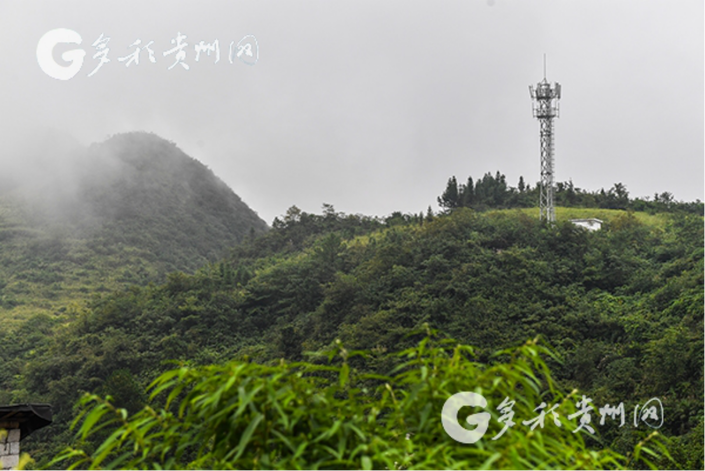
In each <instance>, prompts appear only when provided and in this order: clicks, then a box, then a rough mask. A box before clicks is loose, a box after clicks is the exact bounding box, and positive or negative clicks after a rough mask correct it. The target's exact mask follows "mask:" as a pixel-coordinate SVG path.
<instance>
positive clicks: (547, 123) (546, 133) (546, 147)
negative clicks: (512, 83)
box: [529, 54, 561, 222]
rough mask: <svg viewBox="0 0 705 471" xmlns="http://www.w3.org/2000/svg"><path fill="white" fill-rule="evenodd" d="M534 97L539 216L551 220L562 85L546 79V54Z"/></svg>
mask: <svg viewBox="0 0 705 471" xmlns="http://www.w3.org/2000/svg"><path fill="white" fill-rule="evenodd" d="M529 93H530V94H531V98H532V104H533V106H532V108H533V112H534V118H538V120H539V123H540V125H541V133H540V136H541V188H540V189H539V191H540V193H541V196H540V197H539V218H540V219H542V220H543V219H544V218H545V219H546V220H547V221H549V222H554V221H555V220H556V209H555V208H554V206H553V118H557V117H558V114H559V107H558V100H560V98H561V86H560V84H558V83H554V84H553V86H551V84H550V83H548V81H547V80H546V55H545V54H544V56H543V80H542V81H540V82H539V83H537V84H536V88H534V87H533V86H529Z"/></svg>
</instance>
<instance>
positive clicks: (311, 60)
mask: <svg viewBox="0 0 705 471" xmlns="http://www.w3.org/2000/svg"><path fill="white" fill-rule="evenodd" d="M703 18H704V17H703V2H702V0H693V1H673V0H663V1H655V0H632V1H620V0H605V1H598V0H573V1H549V0H545V1H544V0H536V1H535V0H531V1H529V0H511V1H510V0H464V1H459V2H453V1H443V2H437V1H422V2H411V1H408V0H404V1H377V0H375V1H359V0H358V1H351V2H347V1H345V2H344V1H337V0H322V1H300V0H286V1H215V0H211V1H201V2H186V1H180V2H174V1H162V2H147V1H120V2H95V1H76V2H69V1H46V2H34V1H8V0H0V52H1V54H0V58H1V60H2V63H1V65H0V104H1V105H0V106H1V107H2V110H1V111H0V113H1V114H0V116H1V118H0V120H1V121H2V122H1V124H2V131H1V132H2V134H3V136H2V138H3V139H6V140H7V139H10V138H12V137H14V136H17V135H21V134H22V133H26V132H27V131H28V130H29V131H30V132H34V131H33V130H34V129H37V128H42V127H51V128H55V129H58V130H60V131H63V132H66V133H68V134H70V135H72V136H74V137H75V138H76V139H77V140H78V141H79V142H81V143H83V144H90V143H91V142H96V141H102V140H103V139H105V138H106V137H107V136H109V135H111V134H115V133H120V132H126V131H133V130H145V131H152V132H154V133H156V134H158V135H160V136H162V137H164V138H166V139H169V140H171V141H174V142H175V143H176V144H177V145H178V146H179V147H180V148H181V149H183V150H184V151H185V152H186V153H188V154H189V155H191V156H193V157H195V158H197V159H198V160H200V161H201V162H203V163H205V164H206V165H208V166H209V167H210V168H211V169H213V171H214V172H215V173H216V174H217V175H218V176H219V177H220V178H222V179H223V180H224V181H225V182H226V183H228V184H229V185H230V186H231V187H232V188H233V190H234V191H235V192H236V193H237V194H238V195H240V196H241V197H242V199H243V200H244V201H245V202H246V203H247V204H248V205H249V206H250V207H252V209H254V210H255V211H257V212H258V213H259V215H260V216H261V217H262V218H263V219H265V220H266V221H267V222H268V223H271V222H272V219H273V218H274V217H275V216H277V215H281V214H283V213H285V211H286V209H287V208H288V207H290V206H291V205H297V206H298V207H300V208H301V209H303V210H305V211H309V212H320V208H321V204H322V203H330V204H333V205H334V206H335V208H336V209H337V210H338V211H343V212H346V213H362V214H368V215H379V216H384V215H387V214H389V213H391V212H392V211H396V210H399V211H403V212H419V211H425V210H426V208H427V207H428V206H429V205H432V206H433V208H434V210H437V209H438V206H437V204H436V197H437V196H438V195H439V194H440V193H441V192H442V191H443V189H444V188H445V184H446V181H447V179H448V177H450V176H451V175H456V176H457V177H458V179H459V180H462V181H464V180H465V179H466V178H467V176H468V175H472V176H473V177H480V176H482V175H483V174H484V173H485V172H492V173H493V174H494V172H495V171H497V170H499V171H501V172H502V173H504V174H506V176H507V180H508V182H509V183H510V184H511V185H513V186H516V184H517V181H518V179H519V176H520V175H523V176H524V178H525V179H526V180H527V182H530V183H531V184H532V185H533V184H534V183H535V182H536V181H538V180H539V134H538V130H539V124H538V122H537V121H536V120H535V119H533V118H532V115H531V100H530V97H529V90H528V87H529V85H530V84H535V83H536V82H538V81H540V80H541V79H542V78H543V64H542V62H543V54H544V53H546V54H547V57H548V73H547V78H548V80H549V81H551V82H559V83H560V84H561V85H562V89H563V97H562V99H561V104H560V107H561V116H560V118H559V119H557V120H556V125H555V130H556V152H555V155H556V164H555V169H556V176H555V178H556V180H557V181H567V180H569V179H572V180H573V182H574V184H575V185H576V186H577V187H580V188H584V189H588V190H598V189H600V188H602V187H604V188H605V189H608V188H610V187H611V186H612V185H613V184H614V183H615V182H622V183H624V184H625V185H626V186H627V189H628V190H629V191H630V195H631V196H653V194H654V193H655V192H659V193H660V192H663V191H669V192H671V193H673V194H674V195H675V197H676V199H678V200H685V201H693V200H695V199H696V198H697V199H701V200H703V199H704V198H703V181H704V179H703V159H704V152H703V142H704V138H703V131H704V124H703V102H704V97H703V91H704V84H703V64H704V53H703V23H704V20H703ZM57 28H67V29H70V30H73V31H75V32H76V33H78V34H79V35H80V36H81V38H82V43H81V45H72V44H60V45H57V46H56V48H55V49H54V56H55V57H56V58H57V59H56V60H57V62H59V63H61V65H63V66H66V65H68V63H66V62H63V61H61V59H60V56H61V54H62V53H63V52H66V51H70V50H73V49H83V50H85V51H86V56H85V59H84V63H83V65H82V68H81V69H80V70H79V71H78V73H77V74H76V75H75V76H74V77H73V78H71V79H70V80H57V79H55V78H52V77H50V76H49V75H47V74H46V73H45V72H44V71H43V70H42V69H41V68H40V66H39V64H38V61H37V44H38V42H39V39H40V38H41V37H42V36H43V35H44V34H45V33H46V32H48V31H50V30H53V29H57ZM177 33H181V34H182V35H185V36H186V38H185V40H184V41H185V42H186V43H187V46H186V47H185V49H184V51H185V52H186V56H185V58H184V62H185V63H186V64H187V65H188V66H189V69H188V70H186V68H185V67H183V66H181V64H177V65H175V66H174V67H173V68H171V69H169V68H170V67H171V66H172V65H173V64H174V62H175V57H176V54H175V53H174V54H169V55H167V56H166V57H165V56H164V55H163V54H164V52H166V51H168V50H170V49H172V48H173V47H175V45H174V44H171V40H172V39H174V38H176V36H177ZM101 34H102V35H103V38H110V39H109V41H108V42H107V49H108V51H107V56H106V57H107V59H109V60H110V62H107V63H104V64H103V65H102V66H101V67H100V68H99V69H98V70H97V71H96V72H95V73H94V74H93V75H92V76H90V77H89V76H88V74H89V73H91V72H92V71H93V70H94V69H96V67H97V66H98V65H99V60H98V59H94V58H93V56H94V55H95V54H96V52H98V50H97V49H96V48H95V47H93V46H92V45H93V44H94V42H95V41H96V40H97V39H98V38H99V37H100V36H101ZM246 35H253V36H254V37H255V38H256V41H257V45H258V49H259V60H258V61H257V63H256V64H255V65H246V64H244V63H243V62H242V61H240V60H239V59H238V58H237V57H235V58H234V61H233V63H230V60H229V57H228V55H229V54H228V52H229V47H230V44H231V43H233V42H234V45H235V46H233V47H234V48H235V51H237V50H238V49H237V47H236V45H237V44H238V42H239V41H240V40H241V39H242V38H243V37H245V36H246ZM137 39H140V40H141V41H142V45H145V44H147V43H149V41H154V42H153V43H152V45H151V48H152V50H153V51H154V53H155V54H154V57H155V60H156V62H155V63H152V62H150V61H149V59H148V51H146V50H143V51H142V55H141V58H140V59H141V60H140V63H139V64H138V65H136V64H134V63H133V64H130V65H129V66H127V67H126V65H125V64H126V63H127V61H122V62H121V61H119V60H118V58H121V57H125V56H127V55H128V54H129V53H130V52H131V51H133V50H134V49H135V48H134V47H132V48H131V47H130V45H132V44H133V43H134V42H135V40H137ZM215 40H218V43H219V47H220V60H219V62H217V63H216V62H215V56H214V55H213V54H211V56H210V57H208V56H206V55H205V53H202V54H201V57H200V60H199V61H198V62H196V61H195V50H194V45H195V44H198V43H200V42H201V41H204V42H205V43H206V44H208V43H212V42H213V41H215ZM250 42H252V41H251V40H250ZM242 57H246V56H244V55H243V56H242ZM250 60H251V59H250ZM11 157H12V156H8V155H0V165H2V164H3V161H4V162H6V161H7V160H8V159H9V158H11ZM0 171H2V167H1V166H0Z"/></svg>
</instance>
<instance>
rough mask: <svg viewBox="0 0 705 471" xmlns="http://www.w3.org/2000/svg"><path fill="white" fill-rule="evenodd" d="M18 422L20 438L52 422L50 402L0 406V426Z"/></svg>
mask: <svg viewBox="0 0 705 471" xmlns="http://www.w3.org/2000/svg"><path fill="white" fill-rule="evenodd" d="M13 422H14V423H17V424H18V425H19V429H20V432H21V433H20V440H21V439H23V438H24V437H26V436H27V435H29V434H30V433H32V432H34V431H35V430H39V429H40V428H43V427H46V426H47V425H49V424H51V422H52V412H51V405H50V404H16V405H13V406H0V428H2V426H3V424H5V427H7V426H8V425H7V424H9V423H13Z"/></svg>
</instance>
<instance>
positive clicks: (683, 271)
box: [0, 206, 703, 467]
mask: <svg viewBox="0 0 705 471" xmlns="http://www.w3.org/2000/svg"><path fill="white" fill-rule="evenodd" d="M561 211H562V210H561ZM561 211H559V215H560V214H561ZM571 211H573V216H574V217H578V216H582V217H590V216H592V215H593V214H591V212H590V211H591V210H579V209H573V210H571ZM581 211H582V212H581ZM601 217H603V218H604V219H605V220H606V221H605V225H604V226H603V229H602V230H599V231H596V232H588V231H586V230H583V229H581V228H578V227H576V226H574V225H572V224H571V223H569V222H567V221H565V220H563V221H559V222H558V223H557V224H556V225H555V226H551V225H546V224H544V223H540V222H539V221H538V220H537V219H536V218H535V217H534V216H533V213H532V216H529V215H527V214H526V213H525V211H523V210H500V211H497V210H495V211H487V212H476V211H473V210H471V209H467V208H458V209H455V210H453V211H450V212H449V213H448V214H444V215H433V214H427V215H416V216H414V215H402V214H395V215H392V216H391V217H389V218H387V219H386V220H384V221H381V220H377V219H374V218H367V217H362V216H351V215H343V214H340V213H337V212H335V210H334V209H333V208H332V207H331V206H326V207H325V208H324V213H323V214H322V215H313V214H307V213H304V212H301V211H300V210H298V209H297V208H295V207H292V208H291V209H290V210H289V211H288V212H287V214H286V215H285V216H284V217H283V218H282V219H277V220H275V222H274V224H273V228H272V230H270V231H269V232H268V233H266V234H264V235H262V236H260V237H257V238H252V239H246V240H245V241H244V242H243V243H241V244H240V245H238V246H236V247H235V248H234V249H233V251H232V253H231V255H230V256H229V257H227V258H225V259H222V260H221V261H219V262H217V263H209V264H207V265H205V266H204V267H203V268H201V269H200V270H198V271H197V272H196V273H194V274H192V275H188V274H184V273H180V272H175V273H172V274H170V275H169V276H168V280H167V282H166V283H164V284H151V285H148V286H132V287H130V288H127V289H124V290H122V291H119V292H116V293H112V294H105V295H102V296H99V297H96V298H93V299H92V300H91V301H90V302H89V303H88V305H87V306H86V307H85V309H83V310H80V312H79V311H77V312H74V313H73V314H72V317H71V322H70V323H69V324H67V325H65V326H58V325H57V321H56V320H55V319H53V318H52V317H51V316H47V315H39V316H36V317H34V318H32V319H31V320H29V321H28V322H27V323H25V324H24V325H22V326H20V327H19V328H18V329H16V330H13V331H11V332H4V333H3V334H0V335H3V336H4V337H3V341H2V342H0V345H1V347H0V348H1V350H0V358H1V361H2V364H3V369H2V373H0V382H1V384H2V388H3V390H2V392H0V397H2V398H3V399H2V401H0V402H25V401H34V402H39V401H46V402H49V403H51V404H53V406H54V410H55V418H56V422H55V424H54V425H52V427H51V428H50V429H45V430H42V431H39V432H36V433H35V434H34V435H32V437H30V438H29V439H28V440H27V441H26V442H25V445H24V446H25V449H26V450H27V451H30V452H31V453H32V454H33V455H34V456H35V457H36V458H38V459H40V460H41V461H42V462H46V460H47V459H48V458H49V457H51V456H53V455H54V454H55V453H57V452H58V451H59V450H61V449H62V448H63V446H65V445H66V444H68V443H70V442H71V441H72V437H73V434H72V432H70V431H69V423H70V421H71V420H72V417H73V416H74V414H75V410H74V404H75V403H76V401H77V400H78V399H79V397H80V394H81V391H89V392H95V393H98V394H100V395H110V396H112V398H113V400H114V403H115V404H116V405H117V406H119V407H125V408H126V409H127V411H129V412H131V413H134V412H137V411H139V410H140V409H141V408H142V407H143V406H144V405H145V404H146V403H147V402H148V398H147V395H146V394H145V393H144V387H145V386H146V385H147V384H148V383H149V382H150V381H151V380H152V379H154V378H155V377H156V375H158V374H159V373H161V372H163V371H166V370H167V369H170V368H171V367H173V365H169V364H165V363H164V362H165V361H166V360H185V361H188V362H189V363H191V364H192V365H207V364H211V363H219V362H224V361H228V360H232V359H241V360H242V359H249V360H248V361H253V360H254V361H256V362H258V363H265V364H266V363H269V362H273V363H276V362H277V361H278V359H282V358H283V359H286V360H290V361H296V360H302V359H304V358H306V357H305V355H304V353H305V352H307V351H315V350H319V349H325V348H330V346H331V345H335V341H336V340H340V342H341V344H342V345H344V346H345V348H346V349H348V350H350V351H353V350H358V349H363V350H368V351H372V352H378V353H380V354H381V353H383V352H394V351H399V350H401V349H404V348H411V347H414V346H415V345H416V343H417V342H418V340H419V337H418V335H411V336H410V335H409V334H410V333H412V332H417V331H418V330H419V329H423V326H424V325H425V324H428V325H429V326H430V327H432V328H435V329H439V331H440V332H442V333H443V335H447V336H450V337H453V338H455V339H457V340H458V341H459V342H462V343H463V344H468V345H472V346H474V347H475V350H474V352H475V355H476V358H477V361H478V362H480V364H482V363H488V362H492V361H493V360H492V357H491V354H492V352H494V351H496V350H498V349H503V348H509V347H516V346H519V345H522V344H524V343H525V342H526V341H527V340H528V339H532V338H534V337H535V336H540V337H541V339H542V342H545V343H546V344H548V345H550V346H552V348H553V349H555V351H556V352H557V353H558V355H559V356H560V357H561V358H562V359H563V360H562V362H558V361H556V360H554V359H551V358H548V359H547V363H548V365H549V367H550V368H551V370H552V371H553V375H554V377H555V379H556V382H557V384H558V385H559V386H560V387H561V388H562V389H563V390H564V391H570V390H571V389H572V388H578V389H579V391H580V394H585V395H587V396H589V397H590V398H592V399H593V400H594V403H595V405H600V404H606V403H609V404H617V403H619V402H624V404H625V406H626V407H627V409H628V411H631V410H633V407H634V405H636V404H637V403H640V404H644V403H645V402H646V401H648V400H649V399H650V398H652V397H658V398H660V399H661V400H662V401H663V406H664V412H665V421H664V425H663V427H662V428H661V429H660V432H662V433H663V434H665V435H666V436H668V437H672V441H671V443H670V444H669V449H670V453H671V455H672V456H673V459H674V460H675V462H670V461H660V462H659V463H660V464H659V466H662V467H702V460H703V448H702V433H703V218H702V216H700V215H698V214H689V213H688V212H687V211H686V212H683V211H681V212H678V211H675V212H671V213H663V214H656V215H655V216H649V215H646V214H642V213H632V212H627V211H622V210H607V209H604V210H602V213H601ZM394 364H395V363H394V361H392V360H390V359H389V358H387V357H384V356H383V355H382V356H380V357H379V359H378V360H370V361H367V362H365V363H364V364H357V365H355V364H353V367H355V368H357V370H356V371H358V373H360V372H366V373H374V374H379V375H389V374H391V368H392V366H394ZM8 365H10V367H8ZM593 420H594V419H593ZM627 424H629V420H628V421H627ZM642 429H643V427H642ZM648 432H650V430H648V431H647V430H639V429H636V428H635V427H632V426H624V427H617V426H613V427H607V426H605V427H604V428H600V434H601V435H600V439H599V441H597V440H592V441H591V440H589V439H587V438H586V444H587V447H588V448H591V449H595V450H602V449H605V448H611V449H613V450H615V451H617V452H619V453H624V454H626V453H628V452H629V451H630V450H632V449H633V448H634V446H636V444H637V443H638V442H639V440H640V439H643V438H644V437H645V436H646V434H648ZM566 433H569V432H566ZM662 459H663V460H666V458H662ZM288 463H289V464H290V465H291V463H292V462H288ZM515 465H516V464H515ZM350 466H351V465H350ZM358 466H360V465H358Z"/></svg>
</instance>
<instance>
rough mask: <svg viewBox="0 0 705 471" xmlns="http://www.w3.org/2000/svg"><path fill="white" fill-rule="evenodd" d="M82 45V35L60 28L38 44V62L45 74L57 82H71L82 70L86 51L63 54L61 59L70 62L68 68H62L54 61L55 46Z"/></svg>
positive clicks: (50, 32) (73, 50) (46, 35)
mask: <svg viewBox="0 0 705 471" xmlns="http://www.w3.org/2000/svg"><path fill="white" fill-rule="evenodd" d="M61 43H65V44H81V35H80V34H78V33H77V32H76V31H73V30H70V29H65V28H58V29H52V30H51V31H48V32H47V33H45V34H44V36H42V37H41V38H40V39H39V43H37V62H39V67H41V68H42V70H43V71H44V73H45V74H47V75H48V76H49V77H53V78H55V79H57V80H69V79H70V78H72V77H73V76H74V75H76V74H77V73H78V71H79V70H81V67H82V66H83V57H84V56H85V55H86V51H84V50H83V49H72V50H70V51H66V52H64V53H63V54H61V58H62V59H63V60H65V61H66V62H70V64H69V65H68V66H61V65H59V64H57V63H56V62H55V61H54V46H56V45H57V44H61Z"/></svg>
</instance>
